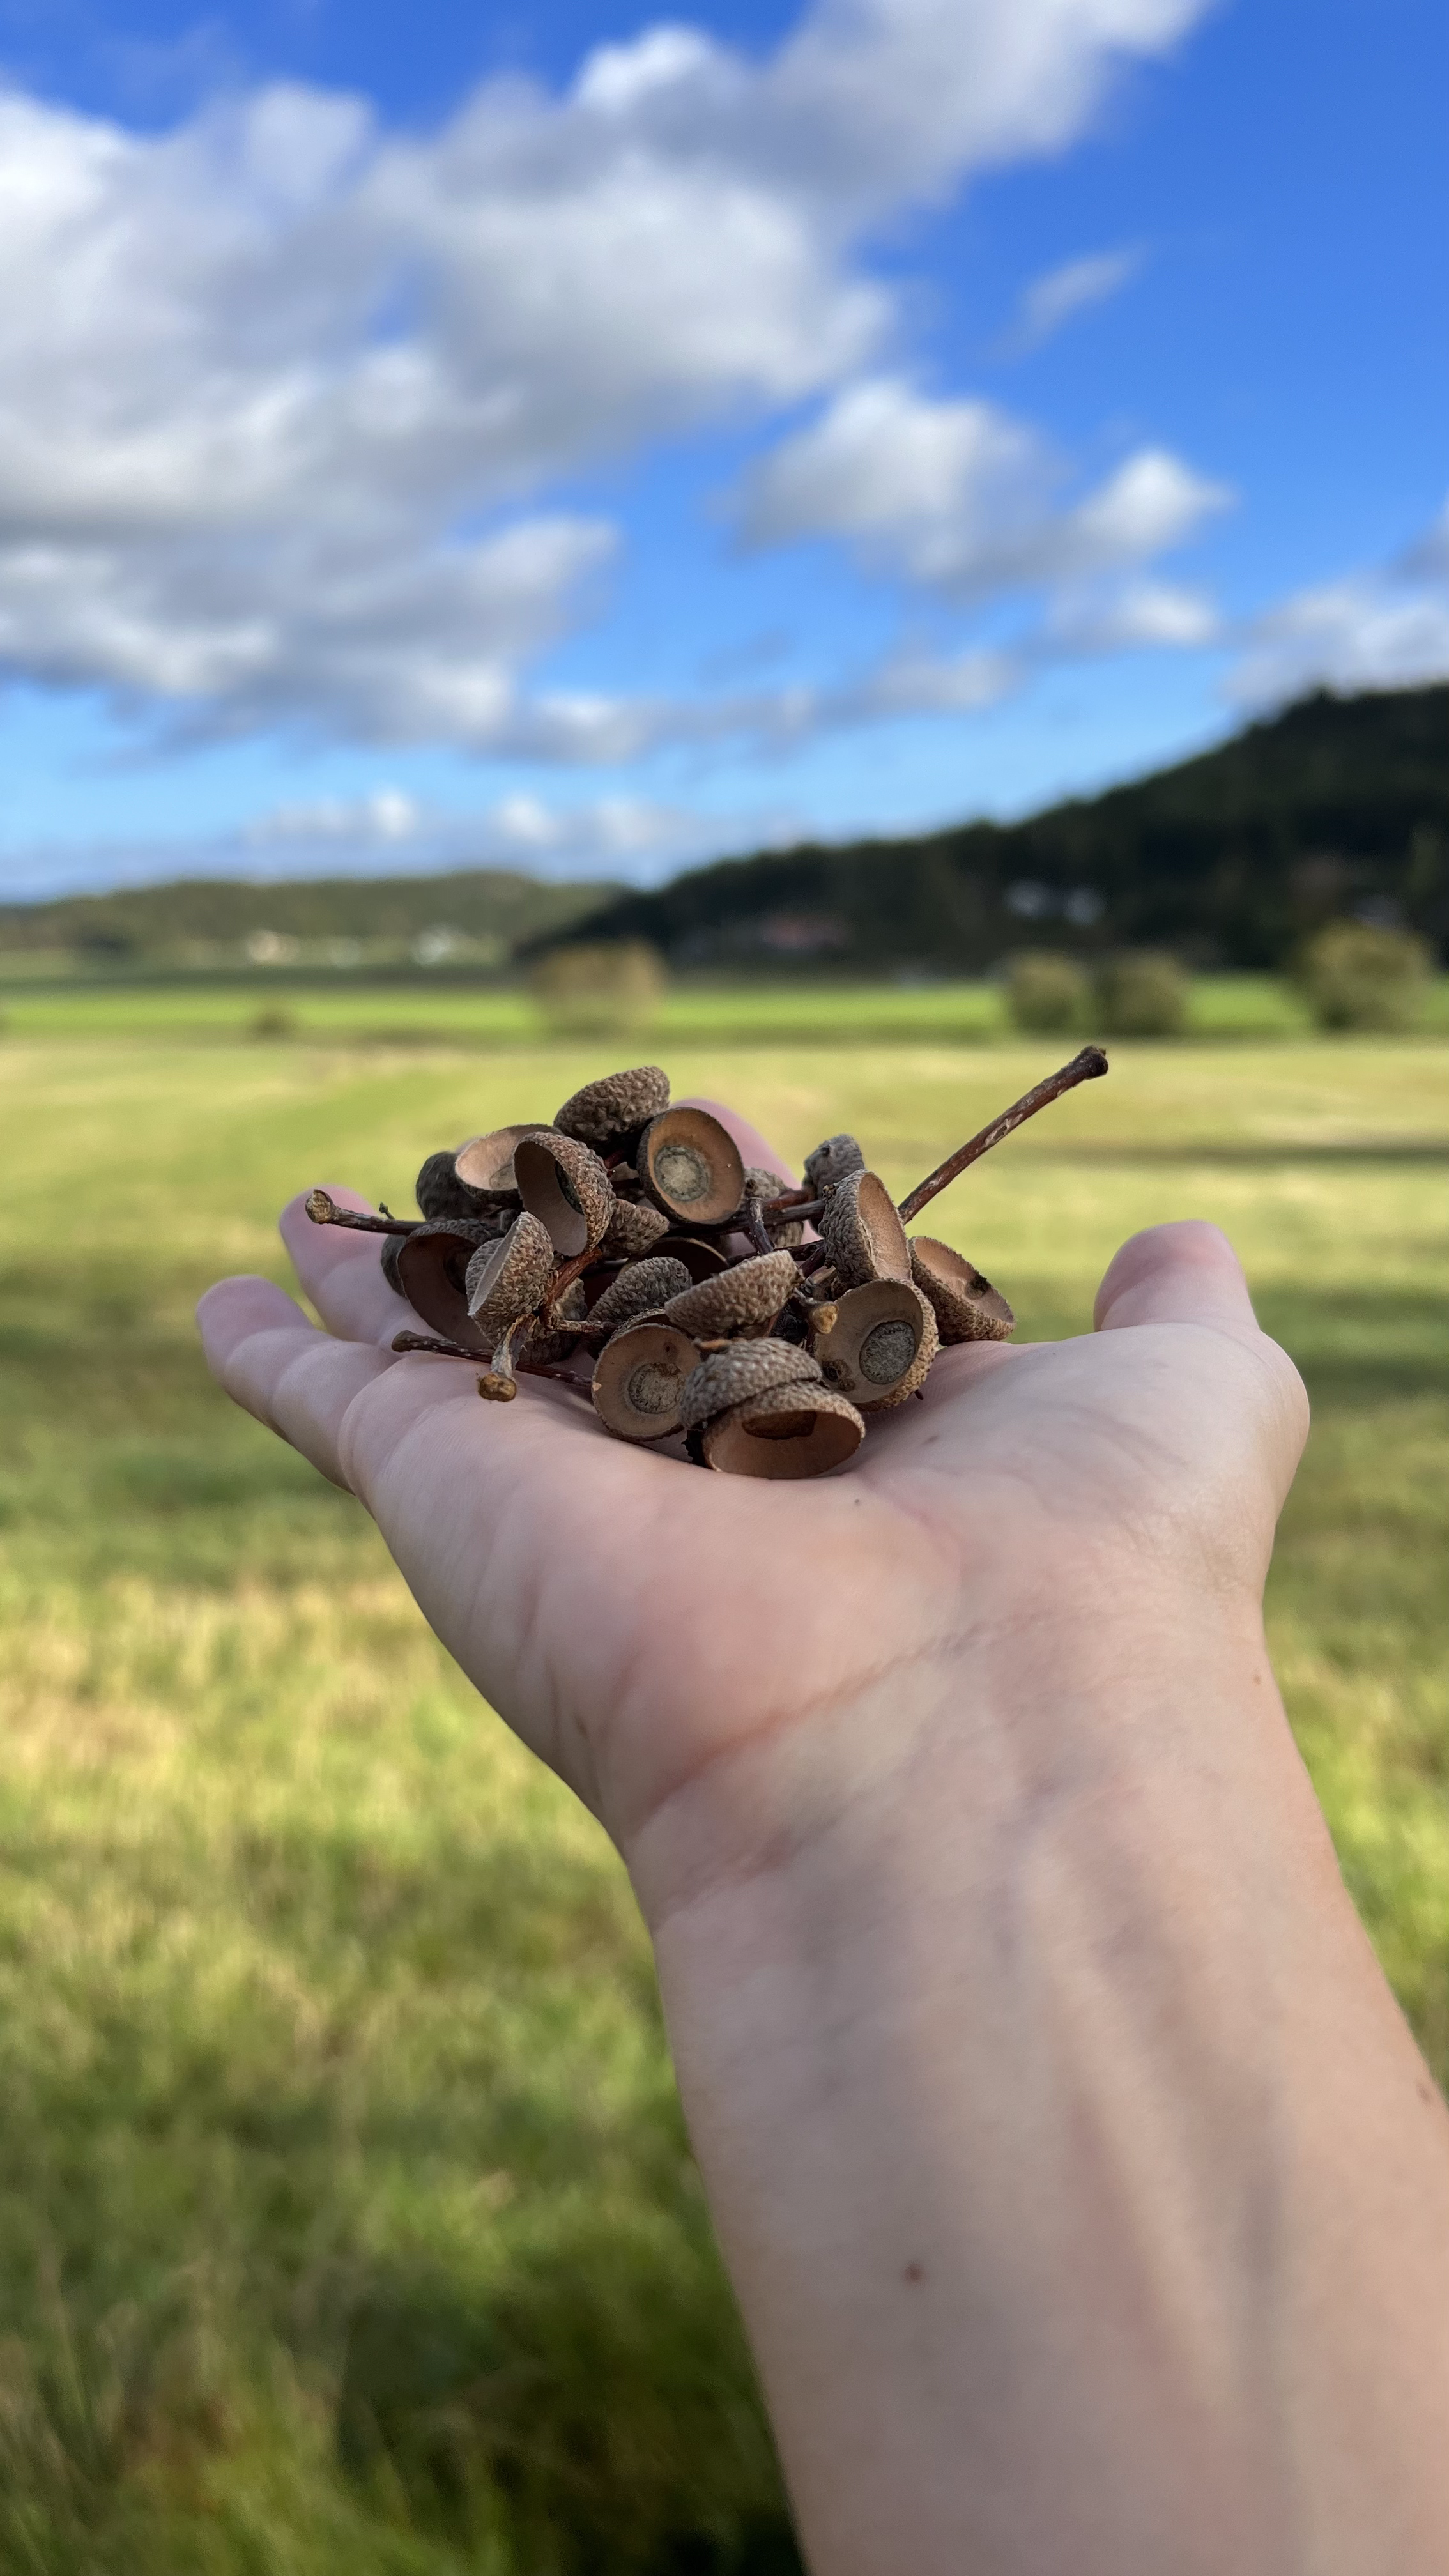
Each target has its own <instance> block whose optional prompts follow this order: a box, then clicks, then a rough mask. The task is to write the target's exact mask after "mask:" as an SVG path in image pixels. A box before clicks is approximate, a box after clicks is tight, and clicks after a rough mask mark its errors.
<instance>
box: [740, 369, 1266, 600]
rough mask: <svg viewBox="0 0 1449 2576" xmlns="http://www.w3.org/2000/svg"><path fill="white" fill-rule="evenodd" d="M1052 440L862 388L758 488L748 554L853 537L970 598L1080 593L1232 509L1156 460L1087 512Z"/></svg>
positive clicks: (951, 408) (874, 559)
mask: <svg viewBox="0 0 1449 2576" xmlns="http://www.w3.org/2000/svg"><path fill="white" fill-rule="evenodd" d="M1060 475H1061V469H1060V467H1059V465H1058V464H1057V462H1056V460H1055V459H1054V458H1053V456H1052V453H1051V451H1050V449H1049V448H1048V446H1047V444H1046V442H1045V440H1043V439H1042V438H1041V436H1040V435H1039V434H1038V432H1036V431H1035V430H1033V429H1032V428H1031V427H1029V426H1028V424H1026V423H1025V422H1022V421H1018V420H1015V419H1013V418H1012V416H1011V415H1010V414H1009V413H1007V412H1004V411H1002V410H1000V409H998V408H997V406H996V405H994V404H991V403H985V402H971V401H938V400H935V399H933V398H932V397H931V396H929V395H926V394H922V393H919V392H918V391H916V389H915V388H914V387H913V386H912V385H910V384H909V383H908V382H907V381H906V380H905V379H904V378H902V377H898V376H879V377H874V378H872V379H870V380H868V381H867V382H864V383H861V384H856V385H852V386H849V387H848V388H847V389H846V391H845V392H843V393H841V394H839V395H837V396H836V397H835V398H834V400H833V401H832V402H831V403H830V404H829V405H828V406H827V408H826V409H825V410H824V412H822V413H821V415H820V416H819V418H818V419H817V420H815V421H813V422H812V423H810V425H809V426H808V427H806V428H805V429H802V430H798V431H797V432H795V434H794V435H793V436H792V437H790V438H787V439H785V440H784V441H782V443H781V444H780V445H779V446H778V447H776V448H775V449H774V450H773V451H772V453H771V454H769V455H768V456H766V457H764V458H763V459H762V460H761V461H760V463H759V464H757V465H756V466H755V467H754V468H753V469H752V471H751V472H750V474H749V475H748V476H747V477H746V480H745V483H744V485H743V487H742V490H741V493H740V495H739V499H738V518H739V525H740V529H741V533H742V535H743V537H744V538H745V541H746V542H747V543H750V544H754V545H766V544H782V543H786V542H788V541H789V540H790V539H792V538H802V537H825V536H829V537H841V538H844V539H845V540H846V541H847V542H848V543H850V544H851V545H852V546H853V547H854V548H855V550H856V552H857V553H858V554H859V555H860V556H861V558H862V560H863V561H864V562H866V563H867V564H868V565H870V566H872V567H873V568H876V569H889V570H895V571H897V572H900V573H903V574H904V575H906V576H907V578H909V579H910V580H912V581H917V582H924V583H929V584H932V585H934V586H936V587H938V588H941V589H944V590H947V591H951V592H954V593H955V594H957V595H958V596H962V597H968V598H970V597H980V596H982V595H983V594H984V593H986V592H987V591H1002V590H1010V589H1024V588H1039V587H1044V586H1046V587H1049V586H1054V585H1057V584H1061V583H1066V582H1080V581H1084V580H1087V579H1090V578H1092V577H1094V576H1096V575H1099V574H1105V573H1112V572H1117V571H1120V570H1122V569H1123V568H1124V567H1126V566H1130V565H1136V564H1142V563H1147V562H1150V561H1151V560H1152V558H1153V557H1154V556H1156V555H1159V554H1163V553H1166V552H1169V551H1170V550H1171V549H1172V548H1174V547H1176V546H1180V545H1182V544H1184V543H1185V542H1186V541H1187V539H1188V538H1190V537H1192V536H1194V535H1195V534H1196V533H1197V531H1198V529H1199V528H1200V526H1201V525H1202V523H1203V522H1204V520H1205V519H1207V518H1208V517H1209V516H1210V515H1212V513H1214V512H1215V511H1218V510H1221V509H1223V508H1225V507H1226V506H1227V504H1228V501H1229V498H1230V495H1229V494H1228V493H1227V492H1226V491H1225V490H1224V489H1223V488H1222V487H1221V486H1220V485H1218V484H1215V483H1209V482H1207V481H1205V480H1204V479H1203V478H1202V477H1201V476H1200V475H1197V474H1194V473H1193V472H1192V470H1191V468H1190V467H1188V466H1186V465H1184V464H1183V463H1182V461H1181V459H1180V458H1178V457H1176V456H1173V455H1170V454H1169V453H1168V452H1167V451H1166V450H1165V449H1162V448H1141V449H1139V450H1138V451H1137V453H1136V454H1135V455H1133V456H1129V457H1128V458H1126V460H1125V461H1124V462H1123V463H1122V464H1121V465H1120V466H1118V467H1117V469H1116V471H1115V472H1114V473H1113V474H1111V475H1109V477H1108V478H1107V480H1106V481H1105V482H1104V483H1102V484H1100V485H1099V486H1098V487H1097V489H1096V490H1095V491H1093V492H1089V493H1088V494H1087V495H1086V496H1085V498H1084V499H1082V500H1080V501H1078V502H1077V503H1075V504H1074V505H1073V506H1070V507H1066V508H1062V507H1059V506H1056V505H1054V501H1053V486H1054V484H1055V483H1056V482H1058V481H1059V480H1060Z"/></svg>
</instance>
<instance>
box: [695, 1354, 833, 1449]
mask: <svg viewBox="0 0 1449 2576" xmlns="http://www.w3.org/2000/svg"><path fill="white" fill-rule="evenodd" d="M810 1380H813V1381H814V1383H815V1384H816V1385H817V1386H818V1385H819V1384H820V1364H819V1362H818V1361H817V1360H814V1359H812V1358H811V1355H810V1353H809V1352H808V1351H802V1350H800V1349H799V1348H798V1347H797V1346H796V1345H795V1344H794V1343H791V1342H731V1343H730V1345H729V1347H728V1349H727V1350H723V1351H711V1352H710V1353H709V1355H708V1357H707V1358H705V1359H702V1360H701V1361H700V1362H699V1365H698V1367H697V1368H695V1369H694V1370H692V1371H691V1373H690V1378H689V1383H688V1385H687V1386H686V1387H685V1389H684V1393H683V1395H682V1397H681V1399H680V1407H679V1418H680V1420H681V1422H682V1423H683V1424H684V1427H685V1429H686V1431H689V1430H692V1429H693V1427H694V1425H695V1424H696V1423H700V1422H712V1421H713V1420H714V1417H715V1415H716V1414H717V1413H727V1412H728V1411H729V1409H730V1407H731V1405H735V1404H743V1402H744V1401H745V1398H746V1397H747V1396H754V1395H761V1394H763V1392H764V1390H765V1388H766V1387H767V1386H796V1385H803V1384H805V1383H807V1382H808V1381H810Z"/></svg>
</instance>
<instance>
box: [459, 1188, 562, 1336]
mask: <svg viewBox="0 0 1449 2576" xmlns="http://www.w3.org/2000/svg"><path fill="white" fill-rule="evenodd" d="M554 1266H555V1265H554V1249H553V1241H552V1238H551V1236H550V1234H549V1231H548V1228H547V1226H546V1225H540V1223H539V1221H538V1218H537V1217H536V1216H530V1215H529V1213H528V1211H527V1209H526V1208H525V1210H524V1211H523V1214H522V1215H521V1216H516V1217H515V1218H514V1220H513V1223H512V1225H511V1226H510V1227H509V1229H508V1232H507V1233H506V1234H505V1236H504V1237H503V1240H502V1242H501V1243H487V1244H480V1246H479V1248H478V1250H477V1251H476V1252H475V1253H474V1255H473V1258H472V1260H471V1261H470V1262H469V1264H468V1268H467V1272H466V1274H465V1277H464V1286H465V1288H466V1290H467V1296H468V1312H469V1314H470V1315H471V1316H472V1318H473V1321H474V1323H475V1324H476V1326H477V1328H478V1330H479V1332H480V1333H482V1334H483V1335H484V1336H485V1338H486V1340H487V1341H488V1344H489V1346H490V1348H491V1346H492V1344H493V1343H494V1342H495V1341H496V1340H497V1339H498V1336H499V1334H500V1333H506V1332H507V1330H508V1327H509V1325H510V1324H514V1323H516V1322H517V1321H518V1318H519V1316H520V1315H531V1314H532V1313H533V1311H534V1308H535V1307H536V1306H537V1304H538V1302H539V1300H540V1298H541V1297H542V1296H543V1294H544V1291H545V1289H546V1288H547V1286H548V1283H549V1281H550V1279H551V1278H552V1277H553V1274H554Z"/></svg>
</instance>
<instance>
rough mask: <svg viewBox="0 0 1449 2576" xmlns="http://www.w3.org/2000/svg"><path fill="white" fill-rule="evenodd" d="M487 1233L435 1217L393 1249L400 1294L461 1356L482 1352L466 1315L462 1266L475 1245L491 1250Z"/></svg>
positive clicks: (470, 1223) (473, 1224) (470, 1222)
mask: <svg viewBox="0 0 1449 2576" xmlns="http://www.w3.org/2000/svg"><path fill="white" fill-rule="evenodd" d="M494 1240H495V1238H494V1233H493V1228H492V1227H491V1226H490V1225H484V1224H481V1223H479V1222H478V1220H477V1219H475V1218H472V1217H462V1216H458V1217H435V1218H432V1219H430V1220H429V1222H428V1223H427V1224H426V1225H420V1226H419V1227H418V1228H417V1230H416V1232H415V1233H413V1234H410V1235H407V1236H406V1237H405V1238H404V1239H403V1241H402V1242H401V1244H400V1245H399V1248H398V1262H397V1272H398V1278H399V1279H400V1281H401V1282H402V1293H403V1295H404V1296H405V1297H406V1299H407V1301H408V1304H409V1305H410V1306H411V1308H412V1310H413V1312H414V1314H415V1315H421V1317H422V1319H423V1322H424V1323H425V1324H431V1325H432V1328H433V1330H434V1332H435V1333H442V1334H444V1335H445V1336H446V1338H447V1339H448V1340H449V1341H450V1342H457V1343H458V1344H459V1346H460V1348H462V1349H463V1350H467V1351H477V1352H479V1353H482V1352H483V1351H486V1350H487V1348H488V1344H487V1342H486V1341H485V1340H484V1338H483V1336H482V1334H481V1333H480V1332H479V1330H478V1327H477V1325H476V1324H475V1323H474V1321H473V1318H472V1316H471V1315H470V1314H469V1312H468V1289H467V1275H468V1264H469V1262H470V1261H471V1260H472V1258H473V1255H474V1253H475V1252H476V1251H477V1250H478V1248H479V1246H480V1245H481V1244H486V1245H487V1246H488V1248H489V1249H490V1250H491V1249H492V1247H493V1243H494Z"/></svg>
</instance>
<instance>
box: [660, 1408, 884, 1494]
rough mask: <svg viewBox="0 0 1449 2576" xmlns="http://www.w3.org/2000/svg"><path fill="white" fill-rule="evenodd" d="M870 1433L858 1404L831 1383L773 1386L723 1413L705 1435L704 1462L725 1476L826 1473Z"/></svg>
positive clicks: (702, 1439)
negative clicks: (827, 1384)
mask: <svg viewBox="0 0 1449 2576" xmlns="http://www.w3.org/2000/svg"><path fill="white" fill-rule="evenodd" d="M864 1438H865V1424H864V1422H863V1421H862V1420H861V1417H860V1415H859V1414H858V1413H857V1411H856V1409H855V1407H854V1405H853V1404H851V1403H849V1402H848V1401H847V1400H846V1398H845V1397H844V1396H843V1395H837V1393H836V1391H835V1389H834V1388H833V1387H829V1386H809V1385H795V1386H771V1387H766V1388H765V1389H764V1390H763V1391H762V1392H761V1393H760V1394H759V1395H756V1396H749V1397H746V1399H745V1401H744V1402H743V1403H742V1404H734V1405H731V1407H730V1409H729V1411H728V1413H721V1414H717V1415H716V1417H715V1419H714V1420H713V1421H712V1422H707V1423H706V1424H705V1426H704V1430H703V1432H702V1434H701V1435H700V1448H701V1451H702V1453H703V1457H704V1463H705V1465H706V1466H707V1467H713V1468H714V1469H715V1470H716V1472H717V1473H719V1474H720V1475H725V1476H769V1477H774V1478H781V1477H787V1476H824V1475H828V1474H829V1471H830V1469H831V1468H832V1467H843V1466H844V1464H845V1461H846V1459H847V1458H853V1457H854V1455H855V1452H856V1450H857V1449H858V1448H859V1447H860V1444H861V1442H862V1440H863V1439H864Z"/></svg>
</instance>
